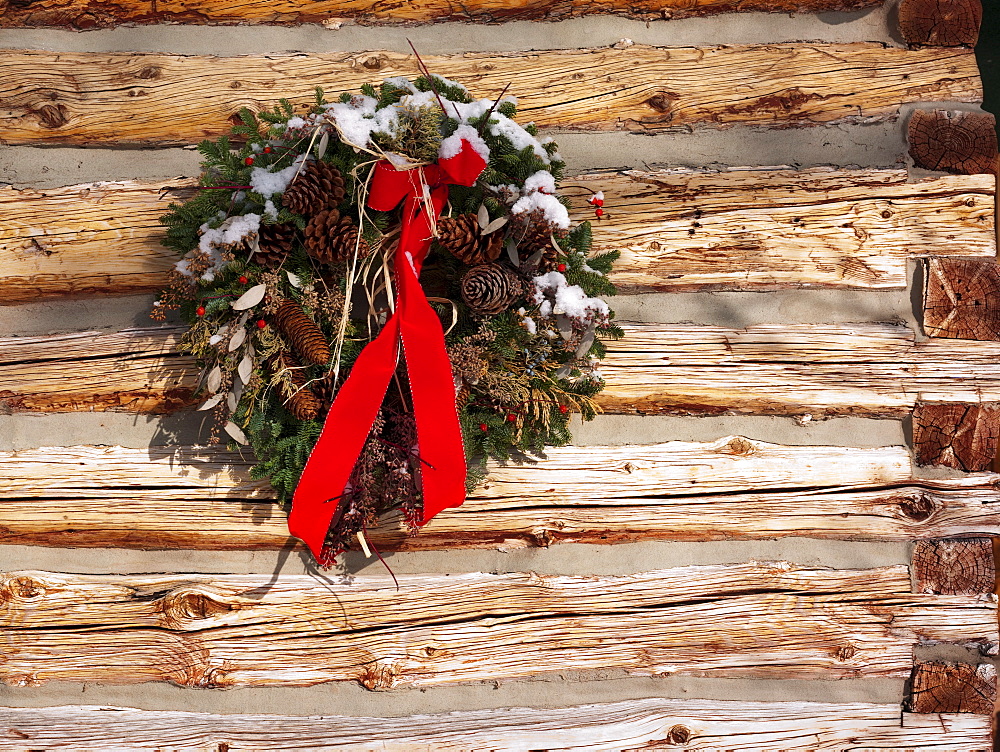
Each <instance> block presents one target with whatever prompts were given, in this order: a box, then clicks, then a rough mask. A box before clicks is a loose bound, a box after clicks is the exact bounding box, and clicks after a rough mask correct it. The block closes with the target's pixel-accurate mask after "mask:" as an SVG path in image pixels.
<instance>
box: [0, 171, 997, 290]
mask: <svg viewBox="0 0 1000 752" xmlns="http://www.w3.org/2000/svg"><path fill="white" fill-rule="evenodd" d="M565 182H566V183H567V184H569V185H573V186H579V185H587V186H590V187H593V189H594V190H603V191H604V193H605V197H606V204H605V208H606V214H605V217H604V219H603V220H602V221H600V222H595V223H594V225H593V227H594V242H595V246H596V247H597V248H602V249H603V248H615V249H618V250H620V251H621V252H622V254H623V258H622V260H621V261H620V262H619V264H618V270H617V271H616V272H615V273H614V275H613V277H612V278H613V280H614V282H615V283H616V284H617V285H618V286H619V288H620V289H621V290H622V292H650V291H658V290H694V289H755V290H756V289H772V288H780V287H792V286H823V287H857V288H887V287H905V286H906V281H907V280H906V262H907V259H908V258H912V257H914V256H920V255H929V254H935V255H940V254H949V253H955V254H960V255H963V256H987V257H993V256H995V255H996V240H995V227H994V214H993V208H992V207H993V203H994V200H995V185H994V180H993V179H992V178H990V177H986V176H943V177H939V178H930V179H924V180H920V181H917V182H912V183H910V182H907V174H906V171H905V170H830V169H817V170H802V171H793V170H739V171H730V172H695V171H691V170H673V171H659V172H642V171H629V172H624V173H619V172H594V173H588V174H585V175H578V176H574V177H571V178H567V179H566V181H565ZM193 184H194V181H193V180H191V179H183V180H172V181H168V182H157V183H142V182H134V181H128V182H115V183H89V184H83V185H74V186H68V187H65V188H57V189H45V190H32V189H15V188H12V187H9V186H8V187H6V188H0V258H2V259H3V261H2V262H0V304H15V303H25V302H30V301H33V300H37V299H38V296H39V295H45V296H73V297H80V296H87V295H98V294H132V293H139V292H150V291H155V290H159V289H162V287H163V286H164V285H165V283H166V272H167V271H168V270H169V269H170V268H172V266H173V264H174V262H175V261H176V260H177V257H176V256H175V255H174V254H173V253H172V252H169V251H167V250H166V249H164V248H163V247H162V246H161V245H160V243H159V240H160V238H162V237H163V228H162V227H161V226H160V224H159V221H158V218H159V217H160V215H162V214H163V213H164V212H165V211H166V205H167V204H168V203H169V200H174V201H178V200H183V199H184V198H186V197H187V196H188V192H187V191H185V188H186V187H188V186H191V185H193ZM168 188H170V189H173V190H169V191H167V189H168ZM161 193H165V194H166V196H165V198H163V199H162V200H161V199H160V198H159V197H160V195H161ZM567 193H568V194H582V192H581V191H580V190H579V189H578V188H570V189H568V190H567ZM168 199H169V200H168ZM573 201H574V206H575V208H574V211H573V219H574V220H575V221H584V220H586V219H591V218H592V210H591V208H590V207H588V206H587V205H586V199H585V196H583V195H578V196H576V197H575V198H574V199H573ZM109 254H113V255H114V257H115V263H114V264H113V265H109V264H108V263H107V259H108V256H109Z"/></svg>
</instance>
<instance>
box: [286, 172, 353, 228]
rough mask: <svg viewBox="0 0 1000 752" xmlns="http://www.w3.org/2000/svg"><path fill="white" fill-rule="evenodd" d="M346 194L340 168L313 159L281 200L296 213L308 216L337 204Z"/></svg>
mask: <svg viewBox="0 0 1000 752" xmlns="http://www.w3.org/2000/svg"><path fill="white" fill-rule="evenodd" d="M345 195H347V192H346V190H345V189H344V178H343V176H342V175H341V174H340V170H338V169H337V168H336V167H334V166H333V165H329V164H327V163H326V162H317V161H315V160H313V161H311V162H309V164H308V165H306V166H305V167H304V168H303V169H302V172H300V173H299V174H298V177H296V178H295V179H294V180H293V181H292V184H291V185H290V186H288V189H287V190H286V191H285V193H284V195H283V196H282V197H281V202H282V203H283V204H284V205H285V206H287V207H288V208H289V209H291V210H292V211H293V212H295V213H296V214H302V215H306V216H308V215H310V214H317V213H319V212H321V211H323V209H327V208H332V207H335V206H337V205H338V204H340V202H341V201H343V200H344V196H345Z"/></svg>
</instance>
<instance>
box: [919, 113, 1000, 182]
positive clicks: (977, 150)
mask: <svg viewBox="0 0 1000 752" xmlns="http://www.w3.org/2000/svg"><path fill="white" fill-rule="evenodd" d="M909 142H910V156H911V157H913V161H914V163H915V164H916V165H917V167H923V168H924V169H927V170H941V171H943V172H953V173H958V174H960V175H976V174H979V173H991V174H994V175H995V174H996V173H997V134H996V118H995V117H994V116H993V115H991V114H989V113H985V112H963V111H957V110H917V111H916V112H914V113H913V115H912V116H911V117H910V125H909Z"/></svg>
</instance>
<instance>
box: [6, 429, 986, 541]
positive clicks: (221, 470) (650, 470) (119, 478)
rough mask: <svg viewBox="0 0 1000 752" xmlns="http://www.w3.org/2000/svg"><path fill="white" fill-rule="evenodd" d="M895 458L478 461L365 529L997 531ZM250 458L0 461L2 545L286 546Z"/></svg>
mask: <svg viewBox="0 0 1000 752" xmlns="http://www.w3.org/2000/svg"><path fill="white" fill-rule="evenodd" d="M734 448H735V449H736V450H737V451H734ZM748 449H749V450H750V451H748ZM597 458H600V459H599V460H598V459H597ZM909 463H910V459H909V456H908V453H907V450H906V449H905V447H883V448H880V449H849V448H838V447H815V446H814V447H809V446H805V447H789V446H780V445H774V444H767V443H764V442H759V441H752V440H750V439H744V438H742V437H727V438H724V439H720V440H718V441H715V442H707V443H693V442H669V443H666V444H657V445H651V446H627V447H563V448H551V449H549V450H548V456H547V458H545V459H543V460H541V461H540V462H539V463H538V464H536V465H522V466H508V467H494V468H492V470H491V475H490V478H489V480H488V482H487V484H486V485H485V486H484V487H481V488H479V489H477V490H476V491H475V492H474V493H473V494H472V496H471V497H470V498H469V499H468V500H466V502H465V504H464V505H463V506H462V507H460V508H457V509H448V510H445V511H443V512H442V513H441V514H439V515H438V516H436V517H435V518H434V519H433V520H432V521H431V522H430V523H429V524H428V525H426V526H424V527H423V528H421V529H420V532H419V534H417V535H415V536H410V535H408V534H407V531H406V528H405V525H404V524H403V521H402V519H401V518H400V517H399V516H398V515H397V516H393V515H389V516H387V517H386V518H384V519H383V522H382V524H381V525H380V526H379V527H378V528H376V529H374V530H370V531H369V537H370V538H371V539H372V540H373V541H374V542H375V544H376V545H377V546H378V547H379V548H380V549H383V550H393V551H408V550H433V549H441V548H448V549H454V548H469V547H495V546H502V547H504V548H514V547H523V546H548V545H550V544H552V543H558V542H572V543H619V542H626V541H646V540H686V541H698V540H714V539H730V538H746V539H768V538H777V537H784V536H790V535H797V536H803V537H809V538H830V539H854V540H879V541H910V540H914V539H926V538H942V537H948V536H960V535H964V536H968V535H991V534H992V535H997V534H1000V512H998V511H997V507H996V505H997V503H998V502H1000V493H998V491H997V489H996V484H997V476H994V475H982V476H974V477H972V478H969V479H960V480H940V481H918V480H915V479H913V478H912V476H911V475H910V467H909ZM251 464H252V459H251V458H250V457H248V456H241V455H239V454H235V453H230V452H227V451H225V450H224V449H222V448H220V447H211V448H205V449H192V448H188V447H173V448H171V447H159V448H157V447H151V448H149V449H142V450H140V449H125V448H122V447H64V448H43V449H38V450H31V451H22V452H11V453H6V454H2V455H0V477H3V478H4V479H5V483H4V485H3V487H0V542H2V543H4V544H20V545H38V546H88V547H106V548H115V547H119V548H140V549H141V548H147V549H149V548H152V549H155V548H193V549H218V550H226V549H230V550H238V549H277V548H283V547H285V546H288V545H291V544H293V543H294V541H293V539H291V538H289V535H288V528H287V524H286V516H285V512H284V510H283V509H282V507H280V506H278V505H277V504H275V503H274V502H273V501H272V497H273V494H272V492H271V491H270V489H269V487H268V485H267V483H266V482H262V481H251V480H250V479H249V468H250V465H251Z"/></svg>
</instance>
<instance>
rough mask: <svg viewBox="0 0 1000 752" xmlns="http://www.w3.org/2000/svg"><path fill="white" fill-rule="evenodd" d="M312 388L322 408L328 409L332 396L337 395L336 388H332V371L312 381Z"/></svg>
mask: <svg viewBox="0 0 1000 752" xmlns="http://www.w3.org/2000/svg"><path fill="white" fill-rule="evenodd" d="M312 389H313V392H314V393H315V394H316V397H317V398H318V399H319V402H320V405H321V406H322V408H323V409H324V410H325V409H328V408H329V407H330V405H332V404H333V398H334V397H336V396H337V394H336V390H335V389H334V388H333V371H331V372H330V373H328V374H327V375H326V376H324V377H323V378H321V379H319V380H318V381H315V382H313V384H312Z"/></svg>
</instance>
